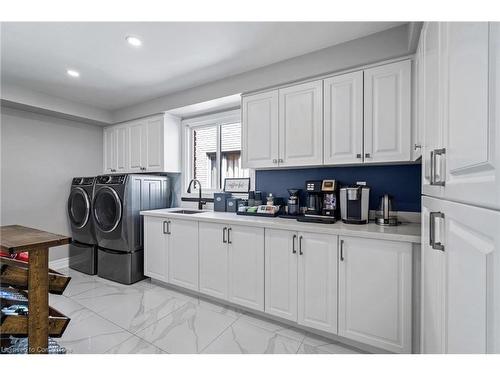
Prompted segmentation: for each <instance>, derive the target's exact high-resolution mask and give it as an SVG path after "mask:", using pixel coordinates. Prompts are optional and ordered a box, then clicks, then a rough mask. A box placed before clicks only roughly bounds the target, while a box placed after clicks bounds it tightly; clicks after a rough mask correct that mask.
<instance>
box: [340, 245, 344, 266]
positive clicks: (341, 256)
mask: <svg viewBox="0 0 500 375" xmlns="http://www.w3.org/2000/svg"><path fill="white" fill-rule="evenodd" d="M340 261H341V262H343V261H344V240H340Z"/></svg>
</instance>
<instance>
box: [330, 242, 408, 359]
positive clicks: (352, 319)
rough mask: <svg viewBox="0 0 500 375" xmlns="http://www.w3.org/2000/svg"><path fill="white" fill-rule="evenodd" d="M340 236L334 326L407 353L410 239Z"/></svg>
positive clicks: (346, 334) (365, 340)
mask: <svg viewBox="0 0 500 375" xmlns="http://www.w3.org/2000/svg"><path fill="white" fill-rule="evenodd" d="M339 239H340V256H339V258H340V261H339V332H338V334H339V335H340V336H343V337H347V338H349V339H352V340H356V341H359V342H363V343H365V344H369V345H373V346H376V347H379V348H382V349H385V350H389V351H391V352H395V353H411V351H412V347H411V343H412V340H411V337H412V336H411V329H412V320H411V308H412V286H411V277H412V266H411V258H412V254H411V251H412V245H411V244H410V243H405V242H395V241H382V240H374V239H366V238H356V237H345V236H341V237H339Z"/></svg>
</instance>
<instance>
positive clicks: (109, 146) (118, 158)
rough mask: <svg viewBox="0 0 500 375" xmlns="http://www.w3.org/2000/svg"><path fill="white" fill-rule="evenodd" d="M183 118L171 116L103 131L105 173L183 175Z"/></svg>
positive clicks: (151, 118) (121, 125)
mask: <svg viewBox="0 0 500 375" xmlns="http://www.w3.org/2000/svg"><path fill="white" fill-rule="evenodd" d="M180 142H181V140H180V119H178V118H176V117H173V116H171V115H168V114H164V115H159V116H153V117H150V118H146V119H141V120H136V121H131V122H128V123H123V124H120V125H117V126H111V127H107V128H105V129H104V161H105V162H104V172H105V173H115V172H118V173H139V172H172V173H174V172H180V171H181V167H180V164H181V163H180V146H181V144H180Z"/></svg>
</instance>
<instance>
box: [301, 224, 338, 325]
mask: <svg viewBox="0 0 500 375" xmlns="http://www.w3.org/2000/svg"><path fill="white" fill-rule="evenodd" d="M298 236H299V238H298V251H299V257H298V258H299V260H298V262H299V272H298V275H299V276H298V286H299V288H298V289H299V293H298V307H299V308H298V322H299V324H302V325H304V326H308V327H311V328H316V329H319V330H322V331H327V332H331V333H337V236H332V235H324V234H313V233H299V234H298Z"/></svg>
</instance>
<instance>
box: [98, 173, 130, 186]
mask: <svg viewBox="0 0 500 375" xmlns="http://www.w3.org/2000/svg"><path fill="white" fill-rule="evenodd" d="M126 178H127V175H126V174H112V175H104V176H98V177H97V182H96V183H97V184H100V185H121V184H124V183H125V179H126Z"/></svg>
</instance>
